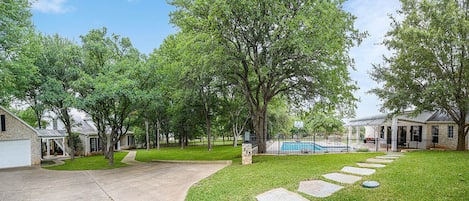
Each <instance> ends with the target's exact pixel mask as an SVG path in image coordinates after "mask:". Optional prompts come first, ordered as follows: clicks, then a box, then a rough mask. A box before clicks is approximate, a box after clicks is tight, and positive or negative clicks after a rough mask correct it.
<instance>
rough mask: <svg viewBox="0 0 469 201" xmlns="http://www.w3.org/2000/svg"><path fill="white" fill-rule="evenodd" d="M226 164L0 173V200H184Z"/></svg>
mask: <svg viewBox="0 0 469 201" xmlns="http://www.w3.org/2000/svg"><path fill="white" fill-rule="evenodd" d="M226 166H227V164H211V163H210V164H205V163H160V162H150V163H143V164H138V165H133V166H128V167H123V168H117V169H111V170H90V171H53V170H45V169H42V168H39V167H30V168H12V169H0V181H2V185H0V200H35V201H36V200H37V201H40V200H62V201H64V200H66V201H68V200H70V201H71V200H86V201H90V200H96V201H104V200H113V201H120V200H122V201H124V200H141V201H144V200H157V201H177V200H184V199H185V197H186V194H187V191H188V190H189V188H190V187H191V186H192V185H193V184H195V183H197V182H198V181H200V180H201V179H203V178H206V177H208V176H210V175H211V174H213V173H215V172H217V171H218V170H220V169H222V168H224V167H226Z"/></svg>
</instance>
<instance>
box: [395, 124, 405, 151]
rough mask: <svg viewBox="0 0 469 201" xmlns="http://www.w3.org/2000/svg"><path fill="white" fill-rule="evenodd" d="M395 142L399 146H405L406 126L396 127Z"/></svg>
mask: <svg viewBox="0 0 469 201" xmlns="http://www.w3.org/2000/svg"><path fill="white" fill-rule="evenodd" d="M397 132H398V133H397V137H398V139H397V142H398V145H399V146H405V145H406V144H405V143H406V142H407V126H399V127H397Z"/></svg>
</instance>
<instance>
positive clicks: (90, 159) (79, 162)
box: [45, 152, 127, 170]
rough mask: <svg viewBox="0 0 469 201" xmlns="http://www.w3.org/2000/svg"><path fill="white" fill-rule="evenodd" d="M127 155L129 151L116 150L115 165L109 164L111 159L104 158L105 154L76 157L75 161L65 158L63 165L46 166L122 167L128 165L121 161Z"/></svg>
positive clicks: (89, 168) (80, 168) (101, 168)
mask: <svg viewBox="0 0 469 201" xmlns="http://www.w3.org/2000/svg"><path fill="white" fill-rule="evenodd" d="M126 155H127V152H115V153H114V165H113V166H110V165H109V160H107V159H104V156H102V155H98V156H87V157H81V158H75V160H74V161H73V162H72V161H70V160H65V164H63V165H59V166H52V167H45V168H46V169H49V170H104V169H112V168H120V167H124V166H127V164H124V163H121V162H120V161H121V160H122V159H123V158H124V157H125V156H126Z"/></svg>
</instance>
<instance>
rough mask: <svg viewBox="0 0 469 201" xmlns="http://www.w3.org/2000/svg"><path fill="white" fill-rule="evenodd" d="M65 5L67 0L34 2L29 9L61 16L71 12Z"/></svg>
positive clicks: (38, 0)
mask: <svg viewBox="0 0 469 201" xmlns="http://www.w3.org/2000/svg"><path fill="white" fill-rule="evenodd" d="M66 3H67V0H34V1H33V2H32V6H31V7H32V9H33V10H37V11H39V12H42V13H54V14H63V13H67V12H69V11H71V10H73V8H72V7H70V6H67V5H66Z"/></svg>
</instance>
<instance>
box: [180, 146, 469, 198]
mask: <svg viewBox="0 0 469 201" xmlns="http://www.w3.org/2000/svg"><path fill="white" fill-rule="evenodd" d="M378 154H380V153H351V154H325V155H309V156H255V157H254V158H253V160H254V163H253V164H252V165H247V166H242V165H240V160H239V159H237V160H235V161H233V165H231V166H229V167H227V168H225V169H222V170H220V171H219V172H217V173H216V174H214V175H212V176H211V177H209V178H207V179H204V180H202V181H201V182H199V183H198V184H196V185H194V186H193V187H192V188H191V189H190V190H189V193H188V195H187V197H186V200H230V201H231V200H256V199H255V196H256V195H258V194H260V193H263V192H265V191H268V190H271V189H274V188H278V187H283V188H286V189H288V190H290V191H293V192H297V189H298V186H299V182H300V181H305V180H311V179H319V178H321V175H322V174H326V173H331V172H338V171H339V170H340V169H341V168H342V167H343V166H347V165H349V166H355V163H356V162H360V161H365V160H366V159H367V158H371V157H374V156H376V155H378ZM365 180H375V181H378V182H379V183H380V184H381V186H380V187H378V188H375V189H367V188H363V187H361V186H360V185H361V183H362V182H363V181H365ZM341 185H343V186H345V188H344V189H342V190H340V191H339V192H337V193H335V194H333V195H332V196H330V197H327V198H321V199H318V198H314V197H311V196H307V195H305V194H302V195H303V196H305V197H306V198H308V199H310V200H466V199H467V198H468V197H469V152H448V151H446V152H438V151H422V152H410V153H406V155H405V156H404V157H401V158H400V159H398V160H396V161H395V162H393V163H391V164H388V165H387V167H385V168H381V169H377V171H376V173H375V174H373V175H371V176H365V177H363V179H362V180H361V181H359V182H357V183H355V184H352V185H347V184H341Z"/></svg>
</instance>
